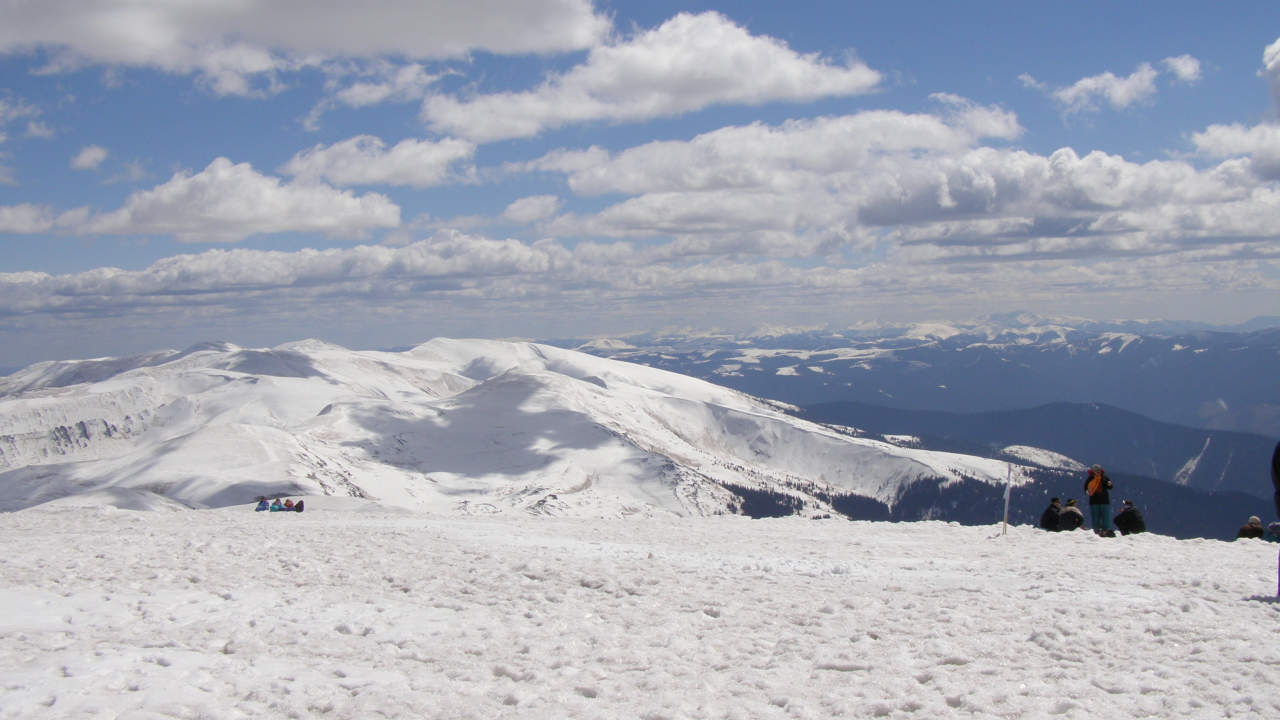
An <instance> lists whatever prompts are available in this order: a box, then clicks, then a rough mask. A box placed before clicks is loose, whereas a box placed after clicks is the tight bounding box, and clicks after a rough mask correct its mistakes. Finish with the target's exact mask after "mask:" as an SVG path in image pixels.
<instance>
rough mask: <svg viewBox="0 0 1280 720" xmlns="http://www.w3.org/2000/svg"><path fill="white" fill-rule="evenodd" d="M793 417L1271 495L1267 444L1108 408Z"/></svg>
mask: <svg viewBox="0 0 1280 720" xmlns="http://www.w3.org/2000/svg"><path fill="white" fill-rule="evenodd" d="M796 415H797V416H799V417H803V418H805V419H807V420H813V421H815V422H821V423H831V424H836V425H847V426H852V427H856V428H860V429H862V430H865V431H868V432H872V433H877V434H880V435H890V436H904V435H905V436H915V437H917V438H920V447H926V448H930V449H936V450H943V449H945V450H948V451H951V452H968V453H970V454H984V452H991V451H992V450H1001V449H1003V448H1007V447H1009V446H1030V447H1035V448H1043V449H1045V450H1050V451H1053V452H1055V453H1058V454H1061V455H1063V456H1066V457H1068V458H1070V459H1072V460H1074V461H1076V462H1078V463H1079V464H1080V466H1081V467H1082V468H1083V467H1087V466H1089V465H1093V464H1099V465H1102V466H1103V467H1104V468H1106V469H1107V470H1108V472H1109V473H1127V474H1131V475H1140V476H1146V477H1151V478H1156V479H1159V480H1164V481H1166V482H1170V483H1174V484H1176V485H1182V486H1185V487H1189V488H1195V489H1199V490H1205V491H1212V492H1241V493H1245V494H1248V495H1253V496H1255V497H1258V498H1261V499H1263V500H1268V499H1270V498H1271V496H1272V494H1273V492H1274V489H1273V487H1272V485H1271V478H1270V476H1269V468H1270V466H1271V454H1272V452H1273V450H1274V449H1275V445H1276V443H1275V441H1274V440H1272V439H1270V438H1266V437H1263V436H1261V435H1253V434H1249V433H1234V432H1226V431H1222V430H1202V429H1199V428H1189V427H1184V426H1181V425H1173V424H1169V423H1162V422H1157V421H1155V420H1151V419H1149V418H1146V417H1143V416H1141V415H1137V414H1135V413H1131V412H1126V411H1124V410H1121V409H1119V408H1115V407H1111V406H1109V405H1101V404H1092V405H1078V404H1073V403H1053V404H1050V405H1042V406H1040V407H1035V408H1028V409H1025V410H1005V411H998V412H985V413H969V414H961V413H944V412H935V411H925V410H903V409H900V408H889V407H882V406H877V405H867V404H865V403H853V402H834V403H823V404H819V405H811V406H809V407H806V408H804V409H802V410H800V411H799V412H797V413H796ZM984 449H985V450H984Z"/></svg>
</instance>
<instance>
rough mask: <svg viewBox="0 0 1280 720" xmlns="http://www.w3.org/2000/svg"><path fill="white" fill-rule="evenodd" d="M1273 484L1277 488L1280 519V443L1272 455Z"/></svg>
mask: <svg viewBox="0 0 1280 720" xmlns="http://www.w3.org/2000/svg"><path fill="white" fill-rule="evenodd" d="M1271 484H1272V485H1274V486H1275V488H1276V495H1275V499H1276V516H1277V517H1280V443H1276V451H1275V452H1274V453H1272V454H1271Z"/></svg>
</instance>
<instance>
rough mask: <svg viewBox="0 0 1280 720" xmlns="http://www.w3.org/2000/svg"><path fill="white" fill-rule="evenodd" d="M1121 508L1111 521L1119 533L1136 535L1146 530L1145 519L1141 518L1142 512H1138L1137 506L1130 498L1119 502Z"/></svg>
mask: <svg viewBox="0 0 1280 720" xmlns="http://www.w3.org/2000/svg"><path fill="white" fill-rule="evenodd" d="M1121 505H1122V509H1121V510H1120V514H1119V515H1117V516H1116V519H1115V520H1114V521H1113V522H1115V524H1116V529H1117V530H1119V531H1120V534H1121V535H1136V534H1138V533H1143V532H1146V531H1147V521H1146V520H1143V519H1142V513H1140V512H1138V508H1136V507H1134V506H1133V501H1132V500H1125V501H1124V502H1123V503H1121Z"/></svg>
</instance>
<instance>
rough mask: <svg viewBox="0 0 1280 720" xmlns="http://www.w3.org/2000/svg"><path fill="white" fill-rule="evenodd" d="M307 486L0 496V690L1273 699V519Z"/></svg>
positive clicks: (35, 705)
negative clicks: (542, 513) (825, 508)
mask: <svg viewBox="0 0 1280 720" xmlns="http://www.w3.org/2000/svg"><path fill="white" fill-rule="evenodd" d="M343 502H345V503H346V504H345V505H343V504H342V503H343ZM316 506H317V509H314V510H309V511H308V512H307V513H304V514H302V515H297V514H274V515H273V514H267V513H257V514H255V513H253V512H251V511H249V510H248V509H246V508H245V507H235V508H225V509H221V510H209V511H181V512H165V511H162V510H161V511H155V512H133V511H127V510H117V509H114V508H110V507H81V508H70V507H66V506H62V507H59V506H57V505H51V506H45V507H40V508H34V509H31V510H27V511H24V512H19V513H11V514H5V515H0V608H3V612H0V716H3V717H7V718H8V717H12V718H17V717H23V718H27V717H70V716H75V717H103V718H114V717H128V718H160V717H173V718H236V717H246V716H260V717H293V718H299V717H320V716H323V717H326V718H370V717H403V718H434V717H446V718H486V717H513V718H514V717H519V718H628V717H629V718H648V719H657V718H787V717H800V718H804V717H813V718H819V717H841V716H854V717H859V716H884V717H916V718H934V717H975V716H976V717H1010V718H1014V717H1018V718H1023V717H1031V718H1034V717H1050V716H1054V717H1065V718H1091V719H1093V718H1121V717H1124V718H1128V717H1148V716H1150V717H1197V718H1198V717H1206V718H1207V717H1215V718H1216V717H1276V716H1277V714H1278V713H1280V605H1277V604H1275V603H1274V602H1273V601H1272V599H1270V596H1271V595H1272V594H1273V593H1274V592H1275V589H1276V574H1275V573H1276V552H1277V546H1275V545H1269V544H1264V543H1262V542H1261V541H1241V542H1236V543H1221V542H1216V541H1205V540H1192V541H1178V540H1173V539H1170V538H1167V537H1161V536H1153V535H1143V536H1137V537H1132V538H1117V539H1114V540H1103V539H1099V538H1096V537H1094V536H1093V535H1091V534H1087V533H1070V534H1067V533H1064V534H1057V535H1051V534H1047V533H1042V532H1039V531H1036V530H1033V529H1031V528H1026V527H1015V528H1011V529H1010V532H1009V534H1008V535H1007V536H1003V537H1001V536H999V535H998V530H999V528H998V527H960V526H956V525H948V524H945V523H940V522H930V523H901V524H890V523H862V522H857V523H855V522H846V521H836V520H822V521H812V520H804V519H800V518H787V519H780V520H747V519H743V518H739V517H722V518H697V519H679V518H673V519H662V518H647V519H631V520H616V519H614V520H598V519H597V520H588V519H553V518H546V517H543V518H518V517H517V518H511V517H494V518H475V517H473V518H459V517H444V516H424V515H413V514H409V513H407V512H406V511H403V510H399V511H395V510H394V509H389V508H387V509H386V510H391V511H388V512H383V511H381V510H383V509H384V508H380V507H379V506H377V505H376V504H370V503H362V502H361V501H356V500H350V501H337V500H326V499H317V502H316ZM309 507H310V503H309ZM325 507H329V508H336V507H344V508H345V510H343V511H339V510H336V509H324V508H325ZM360 510H363V511H360ZM1259 596H1265V597H1259Z"/></svg>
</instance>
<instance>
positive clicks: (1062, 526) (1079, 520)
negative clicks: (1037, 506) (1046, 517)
mask: <svg viewBox="0 0 1280 720" xmlns="http://www.w3.org/2000/svg"><path fill="white" fill-rule="evenodd" d="M1083 525H1084V513H1083V512H1080V508H1078V507H1076V499H1075V498H1071V499H1070V500H1067V506H1066V507H1064V508H1062V512H1060V513H1058V529H1059V530H1063V531H1067V530H1075V529H1077V528H1079V527H1081V526H1083Z"/></svg>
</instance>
